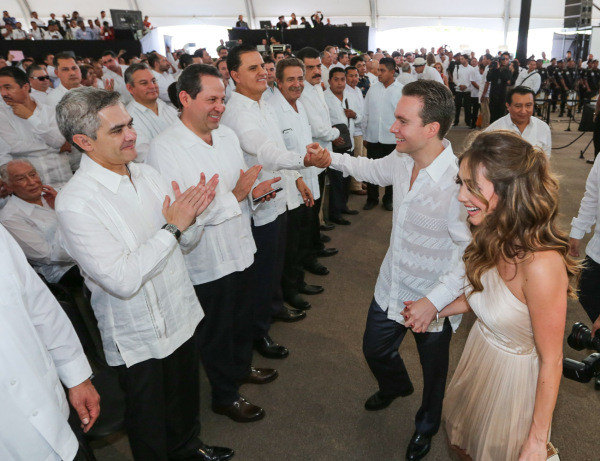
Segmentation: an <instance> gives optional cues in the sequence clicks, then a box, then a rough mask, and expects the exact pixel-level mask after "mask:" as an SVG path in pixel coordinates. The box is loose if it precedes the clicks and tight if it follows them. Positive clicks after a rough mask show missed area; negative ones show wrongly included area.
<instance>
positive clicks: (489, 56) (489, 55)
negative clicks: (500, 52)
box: [484, 53, 494, 61]
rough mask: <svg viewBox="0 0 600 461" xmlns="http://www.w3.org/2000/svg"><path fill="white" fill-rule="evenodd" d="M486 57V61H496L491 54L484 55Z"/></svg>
mask: <svg viewBox="0 0 600 461" xmlns="http://www.w3.org/2000/svg"><path fill="white" fill-rule="evenodd" d="M484 56H485V57H486V59H487V60H488V61H491V60H492V59H494V57H493V56H492V55H491V54H489V53H486V54H484Z"/></svg>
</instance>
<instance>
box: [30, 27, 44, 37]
mask: <svg viewBox="0 0 600 461" xmlns="http://www.w3.org/2000/svg"><path fill="white" fill-rule="evenodd" d="M31 37H32V38H33V39H34V40H44V30H43V29H40V28H39V27H38V28H37V29H33V28H32V29H31Z"/></svg>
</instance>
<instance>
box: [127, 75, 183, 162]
mask: <svg viewBox="0 0 600 461" xmlns="http://www.w3.org/2000/svg"><path fill="white" fill-rule="evenodd" d="M125 83H126V84H127V90H128V91H129V93H131V96H133V101H131V102H130V103H129V104H127V112H129V115H131V117H132V118H133V122H134V123H135V131H136V132H137V142H136V148H137V151H138V157H137V159H136V161H137V162H143V161H144V160H145V157H146V154H147V153H148V149H149V148H150V142H151V141H152V140H153V139H154V138H155V137H156V136H157V135H158V134H159V133H160V132H161V131H163V130H165V129H166V128H168V127H170V126H171V125H172V124H173V123H174V122H175V121H176V120H177V111H176V110H175V109H174V108H173V107H172V106H170V105H168V104H166V103H165V102H163V101H162V100H161V99H160V98H159V97H158V96H159V86H158V83H157V81H156V78H155V77H154V75H153V74H152V72H151V71H150V69H149V68H148V66H147V65H146V64H141V63H138V64H132V65H131V66H129V67H128V68H127V70H126V71H125Z"/></svg>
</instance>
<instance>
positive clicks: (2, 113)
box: [0, 67, 73, 189]
mask: <svg viewBox="0 0 600 461" xmlns="http://www.w3.org/2000/svg"><path fill="white" fill-rule="evenodd" d="M0 88H1V91H2V98H3V99H4V102H5V103H6V104H2V105H1V106H0V138H1V139H2V140H3V141H4V142H5V143H6V144H7V145H8V146H10V153H11V155H12V158H13V159H27V160H29V161H30V162H31V163H32V164H33V165H34V166H35V168H36V170H37V171H38V173H39V174H40V176H41V177H42V182H43V183H44V184H50V185H51V186H52V187H54V188H57V189H58V188H60V187H62V186H64V185H65V184H66V183H67V181H68V180H69V179H70V178H71V177H72V176H73V173H72V171H71V167H70V165H69V158H68V157H67V155H66V154H65V153H63V151H64V150H65V148H66V146H68V144H66V143H65V138H64V137H63V136H62V135H61V134H60V131H59V130H58V127H57V125H56V116H55V114H54V109H53V108H52V107H50V106H46V105H44V104H38V103H36V102H35V100H34V99H33V98H32V97H31V96H30V95H29V88H30V85H29V79H28V78H27V75H26V74H25V72H23V71H22V70H21V69H17V68H16V67H4V68H2V69H0ZM69 148H70V146H69Z"/></svg>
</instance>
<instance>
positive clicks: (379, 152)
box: [367, 142, 396, 203]
mask: <svg viewBox="0 0 600 461" xmlns="http://www.w3.org/2000/svg"><path fill="white" fill-rule="evenodd" d="M395 149H396V144H381V143H380V142H368V143H367V158H372V159H378V158H383V157H386V156H388V155H390V154H391V153H392V152H394V150H395ZM382 201H383V203H392V202H393V201H394V188H393V186H386V187H385V193H384V194H383V199H382ZM367 203H379V185H377V184H370V183H367Z"/></svg>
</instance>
